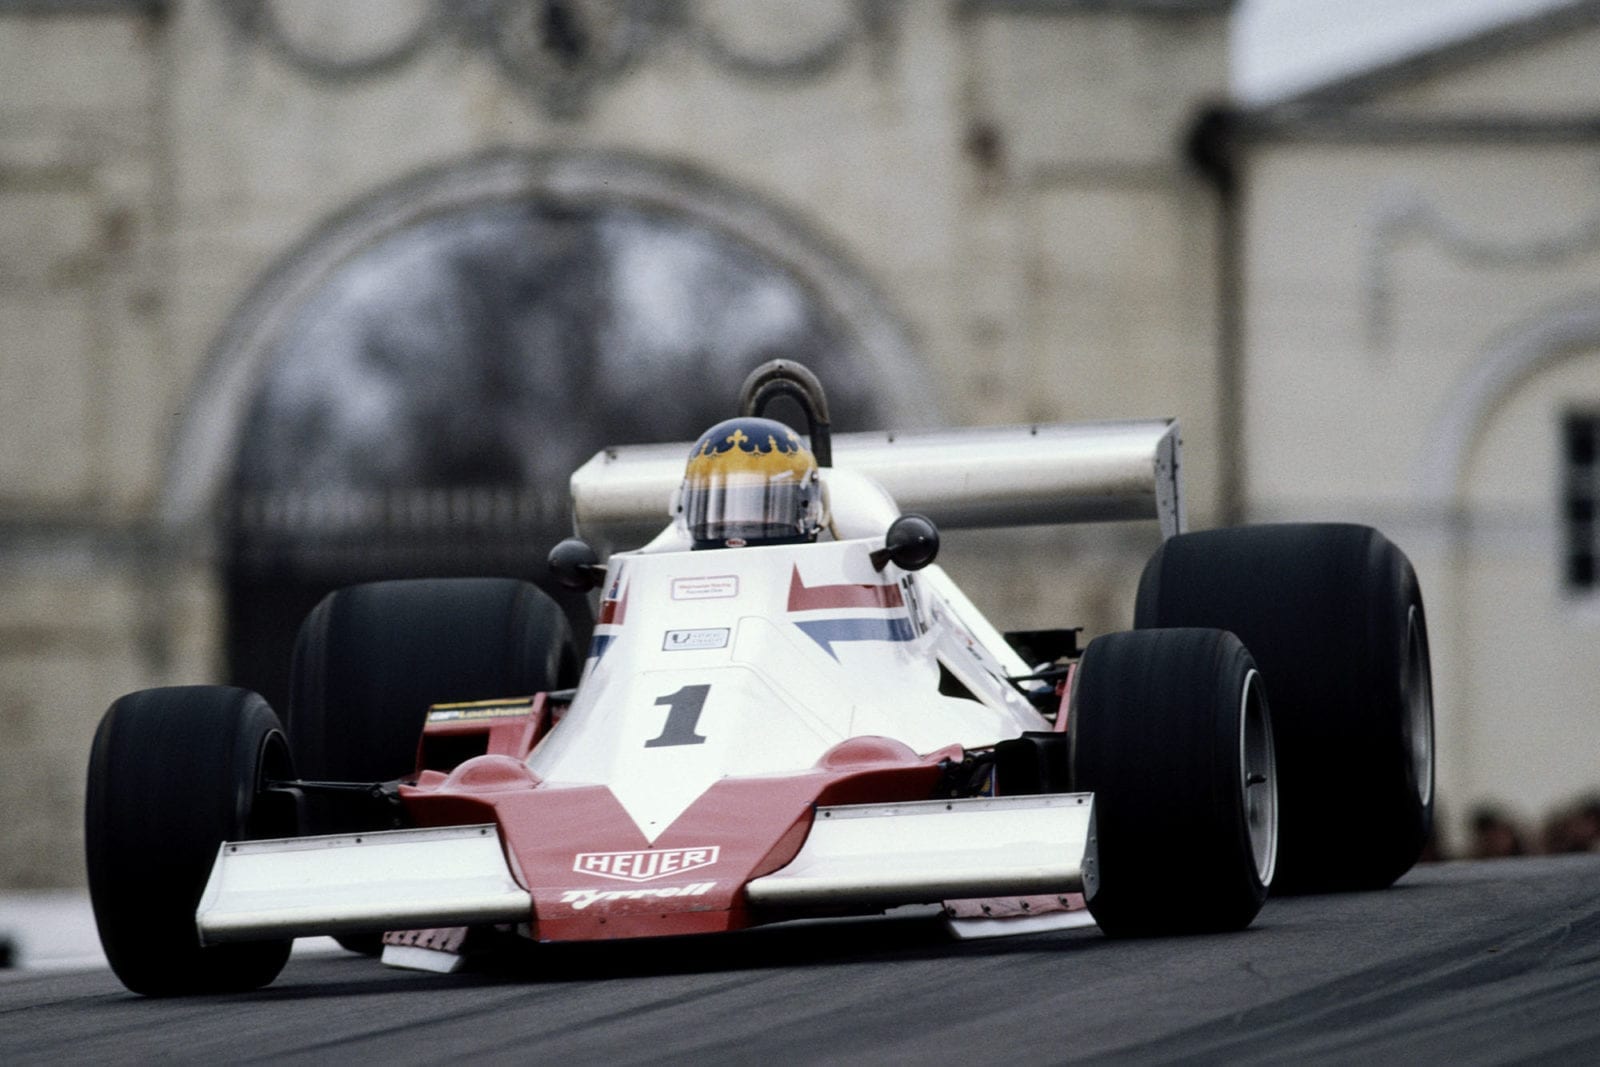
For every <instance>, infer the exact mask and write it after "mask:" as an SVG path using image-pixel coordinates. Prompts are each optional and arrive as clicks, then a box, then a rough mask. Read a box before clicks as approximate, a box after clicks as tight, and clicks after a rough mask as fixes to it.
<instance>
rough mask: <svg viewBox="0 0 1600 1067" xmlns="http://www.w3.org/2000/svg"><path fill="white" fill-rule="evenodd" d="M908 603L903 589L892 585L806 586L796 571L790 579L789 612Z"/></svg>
mask: <svg viewBox="0 0 1600 1067" xmlns="http://www.w3.org/2000/svg"><path fill="white" fill-rule="evenodd" d="M904 602H905V601H904V600H903V598H902V597H901V595H900V587H899V586H898V585H895V584H890V585H874V584H864V585H807V584H806V583H805V581H804V580H803V579H802V578H801V577H800V568H799V567H795V568H794V569H793V570H792V571H791V572H790V575H789V610H790V611H815V610H817V609H818V608H898V607H900V606H901V605H902V604H903V603H904Z"/></svg>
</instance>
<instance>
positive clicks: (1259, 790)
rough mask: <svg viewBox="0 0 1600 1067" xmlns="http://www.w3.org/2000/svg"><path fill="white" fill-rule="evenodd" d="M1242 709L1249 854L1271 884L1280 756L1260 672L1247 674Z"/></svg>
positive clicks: (1241, 773) (1275, 851) (1275, 861)
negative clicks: (1275, 743)
mask: <svg viewBox="0 0 1600 1067" xmlns="http://www.w3.org/2000/svg"><path fill="white" fill-rule="evenodd" d="M1240 702H1241V703H1240V708H1239V789H1240V792H1241V795H1242V796H1243V800H1244V817H1245V827H1246V830H1247V831H1248V832H1249V835H1250V856H1251V859H1252V860H1254V861H1255V865H1256V876H1257V877H1259V878H1260V879H1261V884H1262V885H1271V884H1272V875H1273V871H1274V870H1275V869H1276V868H1277V865H1278V757H1277V753H1276V752H1275V751H1274V749H1273V746H1272V722H1271V720H1270V719H1269V718H1268V716H1267V705H1266V701H1265V700H1263V699H1262V695H1261V675H1260V673H1259V672H1257V671H1254V670H1252V671H1251V672H1250V673H1249V674H1247V675H1246V676H1245V680H1244V693H1243V695H1242V696H1241V697H1240Z"/></svg>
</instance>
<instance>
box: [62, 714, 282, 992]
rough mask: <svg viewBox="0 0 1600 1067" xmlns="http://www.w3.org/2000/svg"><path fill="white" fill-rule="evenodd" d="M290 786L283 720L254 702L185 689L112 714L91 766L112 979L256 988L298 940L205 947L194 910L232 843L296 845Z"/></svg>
mask: <svg viewBox="0 0 1600 1067" xmlns="http://www.w3.org/2000/svg"><path fill="white" fill-rule="evenodd" d="M293 776H294V774H293V769H292V766H291V763H290V757H289V749H288V745H287V743H286V742H285V740H284V735H283V730H282V728H281V727H280V726H279V724H278V717H277V715H276V714H274V713H273V711H272V709H271V708H270V707H268V706H267V703H266V701H264V700H262V699H261V698H260V697H259V696H257V695H256V694H254V693H251V692H248V691H246V690H243V689H231V688H225V687H222V686H184V687H177V688H170V689H147V690H143V691H141V692H137V693H131V694H129V695H128V696H125V697H123V698H122V699H121V700H118V701H117V702H116V703H114V704H112V705H111V707H110V709H109V710H107V712H106V714H105V717H104V718H102V719H101V720H100V727H99V729H98V730H97V731H96V733H95V738H94V746H93V748H92V750H91V752H90V756H89V781H88V798H87V804H86V805H85V818H84V838H85V844H86V850H87V860H88V868H89V895H90V898H91V900H92V901H93V904H94V916H95V924H96V925H97V926H98V927H99V930H100V943H101V944H102V945H103V946H104V948H105V952H106V958H107V959H108V960H110V962H111V969H112V970H113V971H115V972H116V974H117V977H118V978H120V979H122V983H123V984H124V985H126V986H127V987H128V988H129V989H131V990H133V991H134V992H135V993H144V994H147V995H150V996H163V995H171V994H178V993H199V992H228V991H236V990H243V989H254V988H256V987H258V986H262V985H265V984H267V983H268V982H270V981H272V980H273V979H274V978H275V977H277V975H278V972H279V971H281V970H282V969H283V965H284V962H285V961H286V960H287V959H288V958H289V948H290V945H291V942H289V941H272V942H263V943H254V944H225V945H202V944H201V943H200V938H199V934H198V933H197V931H196V928H195V909H196V907H197V906H198V905H199V902H200V896H201V894H202V892H203V891H204V890H205V885H206V881H207V879H208V878H209V877H210V874H211V867H212V864H213V863H214V862H215V860H216V857H217V849H218V847H219V846H220V845H221V844H222V842H224V841H240V840H247V839H250V838H260V837H283V836H292V835H293V834H294V833H295V832H296V826H295V814H294V806H293V803H292V801H291V800H290V799H288V798H287V797H284V796H280V795H276V794H268V793H264V792H263V788H264V786H265V784H266V783H267V782H268V781H272V780H282V779H288V778H292V777H293Z"/></svg>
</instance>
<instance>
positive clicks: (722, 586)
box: [672, 574, 739, 600]
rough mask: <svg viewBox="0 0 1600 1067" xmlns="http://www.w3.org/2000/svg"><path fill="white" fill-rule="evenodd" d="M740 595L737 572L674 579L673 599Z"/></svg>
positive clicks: (710, 598)
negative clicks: (706, 576)
mask: <svg viewBox="0 0 1600 1067" xmlns="http://www.w3.org/2000/svg"><path fill="white" fill-rule="evenodd" d="M738 595H739V576H738V575H737V574H715V575H712V576H710V577H708V578H674V579H672V599H673V600H718V599H722V598H725V597H734V596H738Z"/></svg>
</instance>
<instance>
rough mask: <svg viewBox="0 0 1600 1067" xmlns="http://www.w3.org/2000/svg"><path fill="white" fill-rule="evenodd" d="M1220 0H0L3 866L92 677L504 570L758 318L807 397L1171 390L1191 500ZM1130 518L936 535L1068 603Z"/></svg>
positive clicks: (1040, 615) (258, 649)
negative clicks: (818, 378)
mask: <svg viewBox="0 0 1600 1067" xmlns="http://www.w3.org/2000/svg"><path fill="white" fill-rule="evenodd" d="M1230 7H1231V5H1230V3H1228V2H1226V0H938V2H921V0H816V2H813V3H808V4H805V5H795V4H785V3H779V2H776V0H760V2H757V0H656V2H652V0H542V2H536V0H527V2H525V3H524V2H517V3H511V2H492V0H475V2H459V3H449V2H445V0H393V2H387V0H386V2H379V0H356V2H350V3H340V4H318V3H312V2H307V0H217V2H203V0H182V2H180V0H165V2H163V0H123V2H118V0H0V346H3V350H0V731H3V734H4V743H3V744H0V811H3V812H4V813H5V817H4V819H3V820H0V885H12V886H48V885H70V884H73V883H75V882H77V881H78V880H80V879H81V876H82V874H81V858H80V852H81V843H80V836H79V833H80V832H79V829H78V825H79V819H78V814H77V813H78V812H79V811H80V810H81V795H82V788H83V769H84V762H85V756H86V754H87V751H88V748H89V743H90V738H91V735H92V733H93V729H94V726H95V723H96V721H97V720H98V717H99V715H100V714H101V712H102V711H103V709H104V708H105V707H106V705H107V704H108V703H109V702H110V701H111V700H112V699H114V698H115V697H116V696H117V695H119V694H120V693H122V692H125V691H127V690H130V689H134V688H139V687H143V686H149V685H159V684H177V683H187V682H201V681H224V680H243V681H251V682H254V681H256V679H257V677H258V676H260V677H261V678H263V679H264V680H263V681H262V682H261V684H262V685H263V687H264V688H267V689H269V690H270V689H272V687H273V686H274V685H281V677H268V676H267V675H266V674H263V673H262V672H270V671H271V670H273V669H276V670H278V671H280V672H281V670H282V666H283V665H281V664H280V665H279V666H278V667H276V668H272V667H271V666H270V665H268V666H263V664H264V663H266V662H267V661H269V660H273V658H274V655H275V654H276V651H277V650H281V648H282V646H283V643H284V641H285V640H286V638H285V636H284V634H285V626H286V625H289V626H290V627H291V629H292V622H291V623H286V622H285V620H292V618H293V616H294V614H295V612H297V611H298V610H300V609H302V608H303V607H304V606H306V605H307V604H308V603H309V602H310V600H313V599H314V598H315V596H316V595H317V594H318V593H319V592H320V591H321V590H322V589H325V588H327V587H329V586H330V585H332V584H336V583H337V582H339V581H341V580H348V579H350V578H353V577H354V578H359V577H372V576H380V575H384V574H401V573H414V572H415V571H417V570H419V569H431V570H440V571H446V572H456V573H466V572H472V571H483V570H491V571H497V572H512V573H532V572H534V571H535V570H536V569H537V561H538V559H539V558H540V557H542V555H543V552H544V549H545V547H546V545H547V544H548V540H549V538H550V537H551V536H552V535H553V534H555V533H557V532H559V527H560V525H561V521H562V516H561V514H560V506H561V484H562V483H561V479H562V478H563V477H564V471H565V469H566V466H567V465H569V464H570V463H571V462H572V461H573V460H574V459H581V458H582V457H583V455H585V454H587V452H586V450H587V451H592V450H593V449H594V448H596V447H598V446H599V445H600V444H603V443H605V439H606V435H607V434H608V433H610V432H612V428H615V432H616V433H617V434H618V435H620V436H623V437H628V436H633V437H660V436H667V437H669V438H670V437H676V438H678V439H688V438H690V437H692V436H693V435H694V434H695V432H697V430H698V429H699V428H700V424H701V422H702V421H703V420H705V419H707V418H709V417H712V416H713V415H714V414H716V413H718V412H720V411H723V410H726V409H727V407H728V406H729V405H731V404H732V400H733V396H734V395H735V391H736V389H737V386H738V382H739V380H740V379H741V378H742V376H743V373H744V371H745V370H746V369H748V367H749V366H751V365H753V364H754V363H755V362H757V361H759V360H760V359H764V358H770V357H771V356H773V355H781V354H791V355H792V354H797V353H798V354H801V355H803V356H805V357H806V358H808V359H811V360H812V361H813V362H815V363H816V364H818V366H819V368H820V369H822V370H823V371H824V372H825V375H826V376H827V378H828V380H829V381H830V382H834V383H837V384H836V390H837V393H838V395H839V397H840V401H839V403H840V410H841V417H840V418H839V419H838V420H836V421H837V422H838V424H839V426H840V428H841V429H866V428H872V426H873V425H876V424H887V425H954V424H984V423H1019V422H1030V421H1063V420H1077V419H1092V418H1108V417H1126V416H1146V415H1176V416H1178V417H1179V418H1181V419H1182V421H1183V425H1184V428H1185V447H1186V455H1187V458H1188V463H1187V470H1186V474H1187V476H1188V477H1187V490H1188V501H1189V509H1190V519H1191V522H1192V523H1193V524H1195V525H1207V524H1210V523H1212V522H1214V521H1216V520H1217V519H1218V518H1219V517H1221V515H1222V514H1223V508H1224V504H1225V502H1226V501H1227V500H1228V499H1230V495H1229V494H1230V493H1231V492H1233V490H1230V488H1229V486H1228V485H1227V472H1228V471H1230V470H1232V469H1234V468H1233V466H1231V465H1230V464H1229V463H1226V462H1224V460H1225V459H1226V458H1227V457H1226V456H1225V454H1224V450H1223V446H1222V444H1221V443H1220V442H1222V441H1223V440H1224V439H1225V437H1226V431H1227V429H1228V426H1229V419H1230V418H1231V417H1232V416H1231V415H1225V414H1224V412H1227V411H1229V410H1230V408H1231V402H1230V399H1229V398H1228V397H1227V396H1226V395H1224V392H1223V391H1224V390H1225V389H1227V388H1228V383H1229V381H1231V379H1229V378H1228V377H1227V376H1226V375H1225V374H1219V358H1220V352H1221V349H1220V348H1219V344H1218V338H1219V337H1221V336H1226V335H1227V329H1226V321H1225V314H1224V312H1225V308H1226V305H1225V303H1224V302H1222V301H1221V300H1219V292H1221V291H1222V287H1223V282H1224V279H1223V278H1222V277H1221V275H1220V274H1219V271H1218V263H1219V254H1218V245H1219V240H1220V239H1221V238H1220V233H1221V220H1222V218H1223V216H1222V214H1221V206H1222V204H1221V201H1220V200H1219V197H1218V195H1217V191H1216V187H1215V185H1214V184H1213V182H1212V181H1211V180H1210V179H1209V178H1208V177H1207V176H1206V175H1205V173H1204V172H1203V171H1201V170H1197V169H1195V168H1194V167H1193V166H1191V164H1190V162H1189V159H1188V155H1187V154H1186V150H1185V144H1186V141H1187V140H1188V138H1189V135H1190V132H1191V130H1192V128H1193V124H1194V121H1195V117H1196V116H1197V115H1198V114H1199V113H1200V112H1201V111H1202V110H1203V109H1204V108H1205V107H1207V106H1209V105H1211V104H1213V103H1215V102H1216V101H1218V100H1219V99H1220V98H1221V97H1222V95H1223V94H1224V92H1225V87H1226V73H1227V62H1226V30H1227V18H1228V14H1229V10H1230ZM1252 328H1253V327H1252ZM1250 469H1251V472H1252V475H1254V474H1255V473H1256V472H1257V466H1255V465H1252V466H1251V468H1250ZM1260 473H1262V474H1263V475H1264V476H1265V475H1270V471H1268V470H1266V469H1265V468H1261V470H1260ZM1267 484H1269V485H1271V484H1276V483H1273V482H1271V481H1270V480H1269V482H1268V483H1267ZM1274 499H1276V498H1275V497H1273V496H1272V495H1271V494H1270V493H1268V494H1266V495H1263V496H1262V497H1261V498H1260V500H1261V502H1262V506H1263V508H1264V509H1265V508H1266V507H1267V504H1268V502H1270V501H1272V500H1274ZM1153 537H1154V531H1153V530H1146V529H1142V528H1133V527H1109V528H1101V529H1095V530H1083V531H1040V530H1036V531H1025V532H1017V533H1010V534H1006V535H1003V536H1000V537H999V538H998V539H978V538H976V537H972V538H957V537H952V538H951V539H950V544H949V559H950V562H949V565H950V567H951V569H952V570H954V571H956V572H958V573H960V574H962V575H963V576H964V577H965V578H966V579H967V580H968V582H969V583H970V587H973V588H976V589H980V590H984V591H985V592H984V593H983V606H984V607H985V608H986V609H987V610H989V611H990V612H991V613H993V614H994V615H995V616H996V618H997V619H999V620H1000V621H1002V622H1004V623H1006V624H1010V625H1017V626H1024V627H1026V626H1051V625H1063V624H1081V625H1084V626H1086V627H1087V628H1088V629H1089V630H1090V631H1091V632H1099V631H1103V630H1109V629H1114V628H1119V627H1121V626H1124V625H1126V623H1127V619H1128V617H1129V615H1130V604H1131V598H1132V590H1133V585H1134V582H1135V580H1136V576H1137V572H1138V568H1139V566H1140V565H1141V563H1142V560H1143V558H1144V555H1145V554H1146V552H1147V551H1148V550H1149V548H1150V547H1151V544H1152V541H1153ZM280 658H281V657H280Z"/></svg>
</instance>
